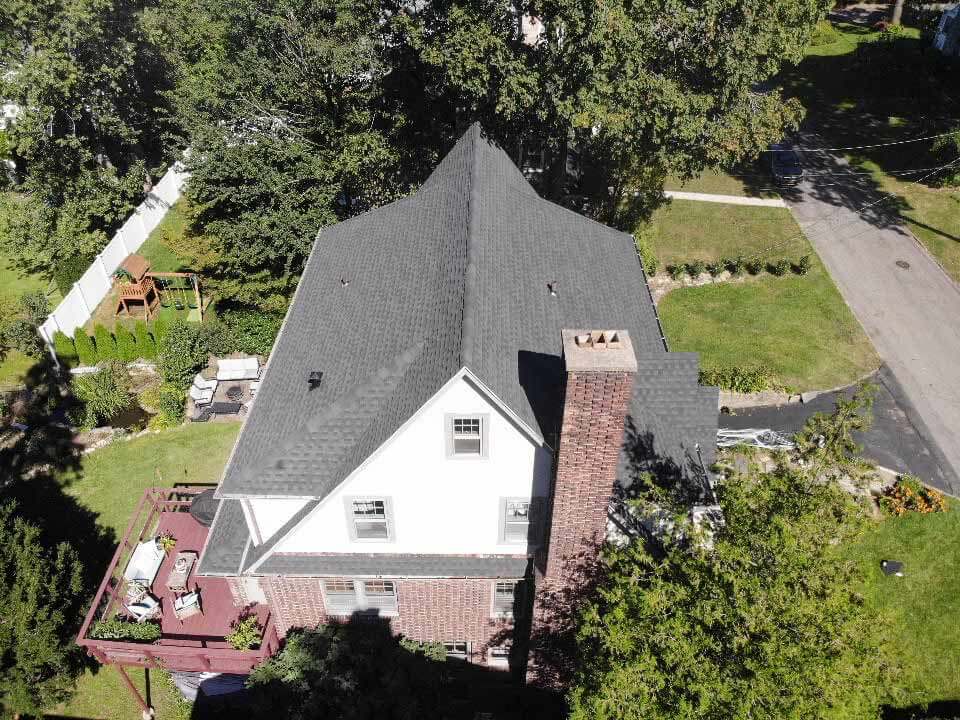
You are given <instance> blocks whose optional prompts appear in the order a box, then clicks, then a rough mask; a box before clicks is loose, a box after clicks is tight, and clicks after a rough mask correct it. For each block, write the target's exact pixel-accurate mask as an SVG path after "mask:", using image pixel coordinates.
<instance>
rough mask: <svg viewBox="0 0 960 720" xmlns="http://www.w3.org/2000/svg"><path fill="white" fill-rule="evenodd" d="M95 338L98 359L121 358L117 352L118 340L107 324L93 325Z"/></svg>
mask: <svg viewBox="0 0 960 720" xmlns="http://www.w3.org/2000/svg"><path fill="white" fill-rule="evenodd" d="M93 338H94V340H96V343H97V360H100V361H103V360H119V359H120V356H119V355H118V354H117V341H116V339H115V338H114V337H113V333H111V332H110V330H108V329H107V328H106V327H105V326H103V325H100V324H99V323H98V324H97V325H94V326H93Z"/></svg>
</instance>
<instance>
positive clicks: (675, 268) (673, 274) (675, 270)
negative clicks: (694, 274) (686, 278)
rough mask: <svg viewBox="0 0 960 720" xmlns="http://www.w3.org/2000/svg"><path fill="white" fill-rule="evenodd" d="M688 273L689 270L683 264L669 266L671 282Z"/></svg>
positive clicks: (668, 271)
mask: <svg viewBox="0 0 960 720" xmlns="http://www.w3.org/2000/svg"><path fill="white" fill-rule="evenodd" d="M686 271H687V268H686V266H685V265H684V264H683V263H678V264H676V265H673V264H671V265H667V273H668V274H669V275H670V279H671V280H679V279H680V278H682V277H683V275H684V273H685V272H686Z"/></svg>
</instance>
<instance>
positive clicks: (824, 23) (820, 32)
mask: <svg viewBox="0 0 960 720" xmlns="http://www.w3.org/2000/svg"><path fill="white" fill-rule="evenodd" d="M839 40H840V33H838V32H837V30H836V28H835V27H833V23H832V22H830V21H829V20H821V21H820V22H818V23H817V26H816V27H815V28H814V29H813V32H812V33H811V35H810V45H811V47H818V46H821V45H832V44H833V43H835V42H838V41H839Z"/></svg>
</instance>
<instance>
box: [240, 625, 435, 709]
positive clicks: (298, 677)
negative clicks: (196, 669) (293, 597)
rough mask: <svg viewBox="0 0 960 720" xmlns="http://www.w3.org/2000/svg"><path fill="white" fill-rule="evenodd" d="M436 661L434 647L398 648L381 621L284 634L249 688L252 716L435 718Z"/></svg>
mask: <svg viewBox="0 0 960 720" xmlns="http://www.w3.org/2000/svg"><path fill="white" fill-rule="evenodd" d="M444 656H445V653H444V650H443V647H442V646H440V645H435V644H428V645H419V644H417V643H410V642H404V643H402V644H401V642H400V641H398V640H397V639H396V638H394V637H392V636H391V634H390V628H389V626H388V625H386V624H385V623H382V622H356V623H349V624H346V625H336V624H331V625H325V626H322V627H319V628H317V629H316V630H302V631H298V632H296V633H294V634H291V635H290V636H288V637H287V641H286V645H285V646H284V649H283V650H281V651H280V653H278V654H277V655H276V656H274V657H273V658H271V659H270V660H268V661H267V662H265V663H264V664H262V665H260V666H259V667H257V668H256V669H255V670H254V671H253V672H252V673H251V675H250V683H249V684H250V688H251V690H252V695H253V699H254V707H255V708H257V709H258V710H259V711H260V712H259V714H260V715H265V714H268V713H269V714H273V715H278V716H282V717H285V718H290V719H291V720H307V719H308V718H333V717H349V718H352V719H353V720H374V719H375V718H395V719H396V720H417V719H418V718H423V719H424V720H428V719H429V718H439V717H441V713H440V681H441V678H442V675H443V664H442V660H443V657H444ZM255 714H256V713H255Z"/></svg>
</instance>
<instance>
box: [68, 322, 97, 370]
mask: <svg viewBox="0 0 960 720" xmlns="http://www.w3.org/2000/svg"><path fill="white" fill-rule="evenodd" d="M73 346H74V348H76V351H77V359H78V360H79V361H80V364H81V365H88V366H89V365H96V364H97V348H96V346H95V345H94V344H93V338H92V337H90V336H89V335H87V333H86V332H84V330H83V328H80V329H78V330H77V331H76V333H75V334H74V338H73Z"/></svg>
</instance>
